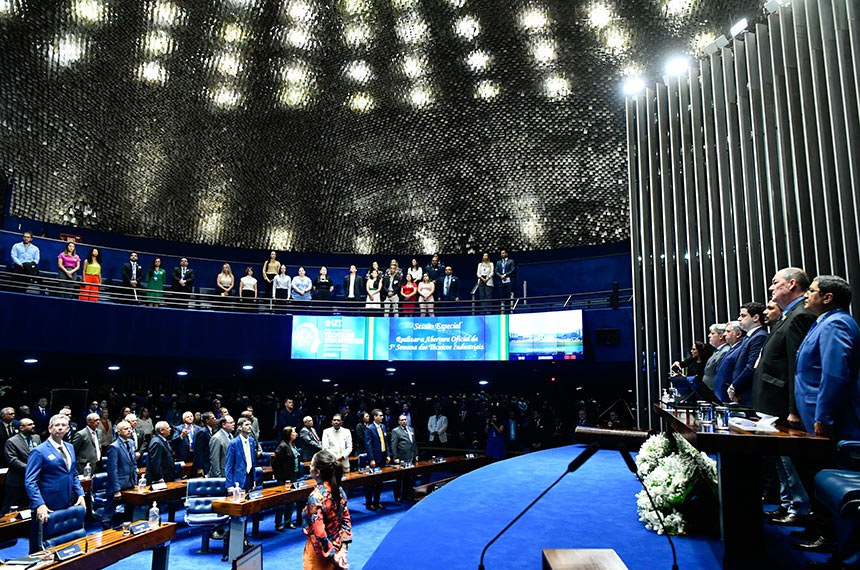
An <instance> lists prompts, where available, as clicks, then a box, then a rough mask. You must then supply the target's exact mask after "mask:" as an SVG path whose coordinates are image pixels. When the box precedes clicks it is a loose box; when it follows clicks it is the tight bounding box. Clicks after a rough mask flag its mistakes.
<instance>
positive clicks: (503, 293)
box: [496, 249, 517, 312]
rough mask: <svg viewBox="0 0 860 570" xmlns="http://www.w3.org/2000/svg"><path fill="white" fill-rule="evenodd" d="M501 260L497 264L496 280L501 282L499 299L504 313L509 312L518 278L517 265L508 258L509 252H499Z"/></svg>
mask: <svg viewBox="0 0 860 570" xmlns="http://www.w3.org/2000/svg"><path fill="white" fill-rule="evenodd" d="M499 255H500V257H501V259H499V260H498V261H497V262H496V279H498V281H499V298H500V299H501V300H502V311H503V312H507V310H508V308H509V306H510V303H511V295H512V294H514V293H515V289H514V283H515V279H516V276H517V264H516V263H514V260H513V259H510V258H509V257H508V251H507V250H505V249H503V250H501V251H500V252H499Z"/></svg>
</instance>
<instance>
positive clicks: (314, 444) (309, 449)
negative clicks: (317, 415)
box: [299, 416, 322, 461]
mask: <svg viewBox="0 0 860 570" xmlns="http://www.w3.org/2000/svg"><path fill="white" fill-rule="evenodd" d="M304 424H305V425H304V427H303V428H302V431H301V432H299V439H300V440H301V442H302V461H310V460H311V458H312V457H313V456H314V454H315V453H316V452H317V451H320V450H321V449H322V440H321V439H320V438H319V434H317V430H316V429H314V419H313V418H312V417H310V416H305V419H304Z"/></svg>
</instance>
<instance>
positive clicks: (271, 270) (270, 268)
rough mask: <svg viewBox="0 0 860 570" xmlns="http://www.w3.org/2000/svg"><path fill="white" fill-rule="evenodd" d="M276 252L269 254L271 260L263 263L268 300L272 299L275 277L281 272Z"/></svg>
mask: <svg viewBox="0 0 860 570" xmlns="http://www.w3.org/2000/svg"><path fill="white" fill-rule="evenodd" d="M277 257H278V254H277V252H275V251H271V252H269V259H267V260H266V261H264V262H263V282H264V283H265V284H266V298H267V299H271V298H272V287H273V285H274V283H275V277H276V276H277V275H278V274H279V273H280V272H281V262H280V261H278V259H277Z"/></svg>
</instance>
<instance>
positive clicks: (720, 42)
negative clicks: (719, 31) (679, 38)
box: [705, 35, 729, 55]
mask: <svg viewBox="0 0 860 570" xmlns="http://www.w3.org/2000/svg"><path fill="white" fill-rule="evenodd" d="M727 45H729V38H727V37H726V36H724V35H723V36H719V37H718V38H717V39H715V40H714V41H713V42H712V43H710V44H708V45H707V46H705V53H706V54H708V55H714V54H715V53H717V52H718V51H720V50H721V49H723V48H724V47H726V46H727Z"/></svg>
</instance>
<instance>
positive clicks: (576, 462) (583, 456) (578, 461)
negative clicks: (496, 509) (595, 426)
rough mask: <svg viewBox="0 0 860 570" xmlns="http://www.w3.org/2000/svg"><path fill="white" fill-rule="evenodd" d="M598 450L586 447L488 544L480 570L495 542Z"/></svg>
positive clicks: (594, 444)
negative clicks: (559, 475)
mask: <svg viewBox="0 0 860 570" xmlns="http://www.w3.org/2000/svg"><path fill="white" fill-rule="evenodd" d="M598 449H600V446H599V445H598V444H597V443H592V444H591V445H589V446H588V447H586V448H585V449H584V450H583V451H582V453H580V454H579V455H577V456H576V457H575V458H574V459H573V461H571V462H570V464H569V465H568V466H567V469H566V470H565V472H564V473H562V474H561V477H559V478H558V479H556V480H555V482H554V483H553V484H552V485H550V486H549V487H547V488H546V489H545V490H544V492H543V493H541V494H540V495H538V496H537V498H536V499H535V500H534V501H532V502H531V503H529V505H528V506H527V507H526V508H524V509H523V510H522V512H521V513H520V514H518V515H517V516H516V517H515V518H514V520H512V521H511V522H509V523H508V525H507V526H506V527H505V528H503V529H502V530H501V531H500V532H499V534H497V535H496V536H494V537H493V539H492V540H491V541H490V542H488V543H487V544H486V546H484V550H482V551H481V560H480V561H479V562H478V570H485V569H484V556H485V555H486V554H487V550H488V549H489V548H490V547H491V546H492V545H493V543H494V542H496V541H497V540H498V539H499V538H501V536H502V535H503V534H505V533H506V532H507V531H508V529H509V528H511V527H512V526H514V523H515V522H517V521H518V520H520V518H522V516H523V515H524V514H526V513H527V512H528V511H529V509H531V508H532V507H533V506H535V504H536V503H537V502H538V501H540V500H541V499H542V498H543V496H544V495H546V494H547V493H549V491H550V489H552V488H553V487H555V486H556V485H558V483H559V482H560V481H561V480H562V479H564V476H565V475H567V474H568V473H573V472H574V471H576V470H577V469H579V468H580V467H582V466H583V464H584V463H585V462H586V461H588V460H589V459H591V457H592V456H593V455H594V454H595V453H597V450H598Z"/></svg>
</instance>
